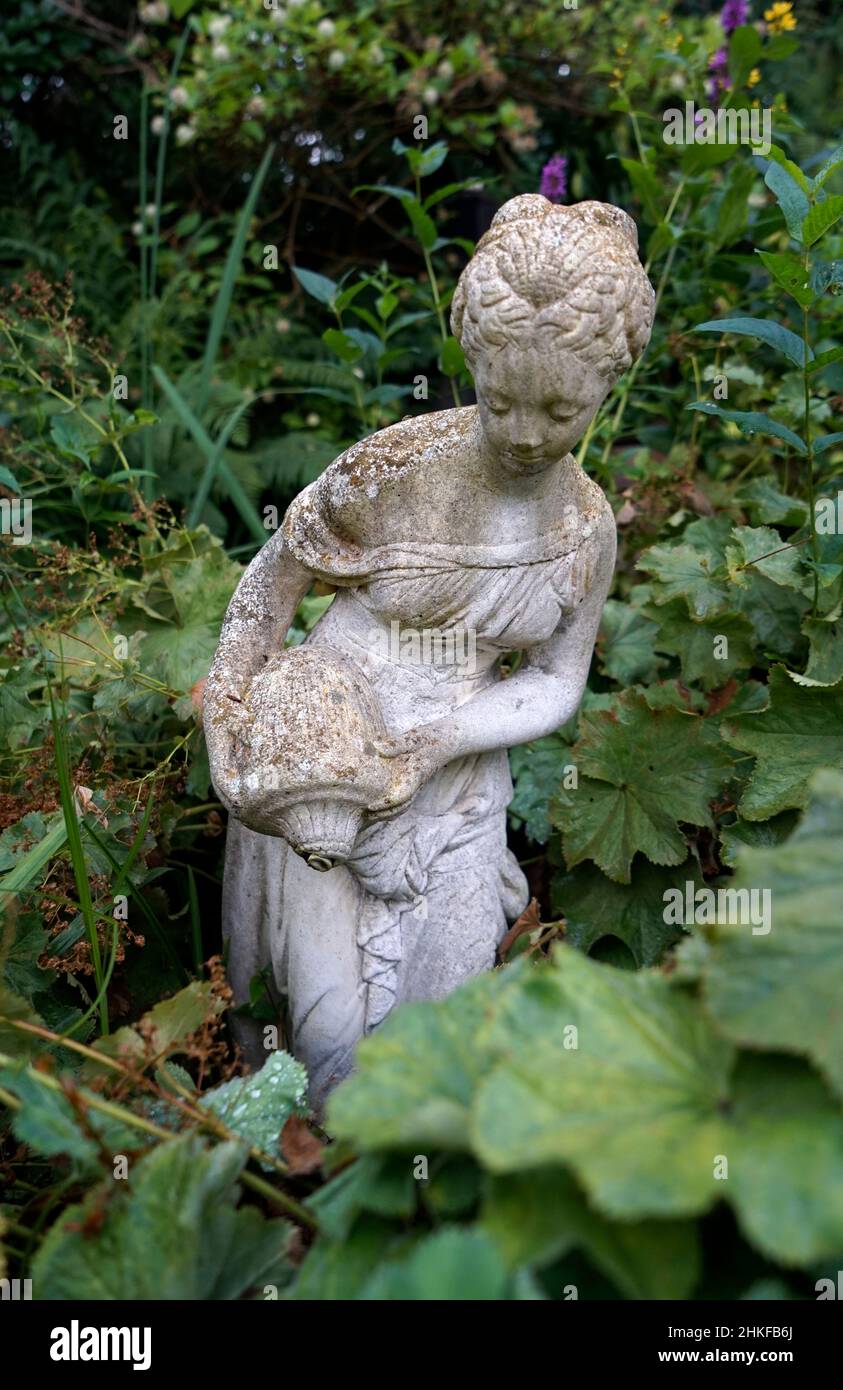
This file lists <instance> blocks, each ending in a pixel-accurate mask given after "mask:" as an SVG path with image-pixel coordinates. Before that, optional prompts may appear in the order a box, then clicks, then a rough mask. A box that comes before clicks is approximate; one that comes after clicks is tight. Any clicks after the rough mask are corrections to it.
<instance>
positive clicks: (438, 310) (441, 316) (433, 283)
mask: <svg viewBox="0 0 843 1390" xmlns="http://www.w3.org/2000/svg"><path fill="white" fill-rule="evenodd" d="M416 198H417V199H418V201H419V203H421V200H422V196H421V179H420V178H419V176H418V174H416ZM421 251H422V255H423V257H424V264H425V269H426V271H427V278H428V281H429V283H430V293H431V295H432V296H433V311H434V313H435V314H436V321H437V323H438V324H439V336H440V337H441V339H442V347H443V349H444V347H445V344H446V342H447V341H448V336H449V335H448V325H447V324H446V323H445V313H444V310H443V308H442V300H441V298H440V295H439V285H438V283H437V280H436V271H435V270H434V268H433V261H432V259H431V256H430V252H429V251H428V249H427V247H426V246H422V248H421ZM448 380H449V382H450V383H451V395H452V396H453V398H454V405H455V406H456V407H457V409H458V410H459V409H460V407H461V406H462V401H461V399H460V393H459V387H458V386H457V381H456V377H453V376H450V377H448Z"/></svg>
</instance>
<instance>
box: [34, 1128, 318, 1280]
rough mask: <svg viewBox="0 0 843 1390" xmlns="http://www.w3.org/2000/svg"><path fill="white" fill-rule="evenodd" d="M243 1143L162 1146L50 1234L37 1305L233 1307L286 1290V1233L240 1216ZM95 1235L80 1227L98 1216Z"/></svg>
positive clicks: (37, 1274) (187, 1141)
mask: <svg viewBox="0 0 843 1390" xmlns="http://www.w3.org/2000/svg"><path fill="white" fill-rule="evenodd" d="M244 1156H245V1148H244V1146H243V1145H241V1144H236V1143H227V1144H220V1145H218V1146H217V1147H216V1148H214V1149H209V1148H206V1147H205V1146H204V1145H203V1144H202V1143H201V1142H200V1140H198V1139H197V1138H196V1137H194V1136H192V1135H186V1136H184V1137H182V1138H178V1139H173V1140H170V1141H168V1142H166V1143H163V1144H159V1145H158V1147H157V1148H155V1149H154V1150H153V1151H152V1152H151V1153H149V1154H146V1155H145V1156H144V1157H143V1158H141V1159H139V1160H138V1162H137V1163H135V1164H133V1165H132V1169H131V1174H132V1178H131V1185H129V1184H125V1183H115V1182H114V1181H113V1180H112V1179H109V1181H108V1185H107V1187H106V1189H105V1190H104V1191H99V1190H96V1189H95V1190H94V1191H93V1192H92V1193H91V1194H89V1196H88V1197H87V1198H86V1199H85V1201H84V1202H83V1203H82V1204H81V1205H80V1206H72V1207H69V1208H68V1209H67V1210H66V1211H65V1212H64V1213H63V1215H62V1216H61V1217H60V1218H59V1220H58V1221H57V1222H56V1223H55V1225H53V1226H52V1228H51V1229H50V1231H49V1233H48V1235H47V1237H46V1239H45V1240H44V1243H43V1244H42V1246H41V1248H40V1250H39V1251H38V1254H37V1255H36V1257H35V1261H34V1263H33V1267H32V1274H33V1280H34V1281H37V1285H36V1286H37V1288H38V1289H39V1292H40V1296H41V1297H42V1298H47V1299H62V1300H71V1301H74V1300H75V1301H78V1300H80V1299H81V1300H85V1299H97V1300H100V1299H102V1300H118V1301H121V1302H122V1301H133V1300H135V1299H152V1300H156V1301H161V1302H164V1301H173V1300H180V1301H181V1300H191V1299H201V1300H203V1301H210V1300H233V1299H237V1298H240V1297H242V1296H243V1295H244V1294H245V1293H246V1292H247V1291H248V1290H249V1289H250V1288H252V1287H255V1286H258V1287H262V1286H263V1285H264V1284H265V1283H274V1284H276V1285H278V1284H283V1283H285V1282H286V1279H287V1278H288V1275H289V1267H288V1266H287V1264H286V1261H285V1259H284V1255H283V1251H284V1247H285V1244H286V1241H287V1237H288V1235H289V1230H290V1227H289V1224H288V1223H287V1222H286V1221H283V1220H274V1221H266V1220H264V1218H263V1217H262V1216H261V1214H260V1212H259V1211H258V1210H257V1208H256V1207H253V1206H248V1207H243V1208H242V1209H241V1210H239V1211H238V1210H237V1209H236V1207H235V1203H236V1200H237V1197H238V1188H237V1185H236V1184H237V1178H238V1175H239V1173H240V1171H241V1169H242V1167H243V1161H244ZM102 1210H104V1212H105V1220H104V1221H103V1222H102V1225H101V1226H100V1228H99V1229H98V1230H97V1231H96V1233H95V1234H89V1233H88V1232H87V1230H85V1229H84V1223H85V1221H86V1219H87V1218H88V1217H90V1216H91V1215H92V1214H93V1213H94V1212H96V1211H102Z"/></svg>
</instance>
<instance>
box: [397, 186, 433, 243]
mask: <svg viewBox="0 0 843 1390" xmlns="http://www.w3.org/2000/svg"><path fill="white" fill-rule="evenodd" d="M403 207H404V211H405V212H406V214H407V217H408V218H409V221H410V225H411V227H412V229H413V231H414V233H415V235H416V237H417V239H418V241H419V243H420V244H421V246H422V247H423V248H424V250H425V251H431V250H432V249H433V247H434V245H435V243H436V238H437V231H436V224H435V223H434V221H433V218H432V217H430V216H428V214H427V213H426V212H425V210H424V208H423V207H422V205H421V203H419V202H417V200H416V199H415V198H414V199H413V200H412V202H410V201H407V202H405V203H404V204H403Z"/></svg>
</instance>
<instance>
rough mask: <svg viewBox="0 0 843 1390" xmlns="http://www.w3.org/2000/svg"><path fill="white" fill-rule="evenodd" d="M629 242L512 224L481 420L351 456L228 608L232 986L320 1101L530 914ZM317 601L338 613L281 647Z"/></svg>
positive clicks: (589, 228) (468, 349)
mask: <svg viewBox="0 0 843 1390" xmlns="http://www.w3.org/2000/svg"><path fill="white" fill-rule="evenodd" d="M637 244H638V239H637V234H636V230H635V225H634V223H633V222H632V220H631V219H630V218H629V217H628V216H627V214H626V213H625V212H622V211H621V210H620V209H619V208H615V207H611V206H609V205H606V204H603V203H596V202H585V203H579V204H577V205H575V206H573V207H562V206H557V205H555V204H552V203H550V202H549V201H548V200H547V199H545V198H543V197H541V196H539V195H534V194H525V195H523V196H521V197H517V198H513V199H512V200H511V201H510V202H508V203H506V204H505V205H504V206H503V207H502V208H501V209H500V211H499V212H498V213H497V215H496V217H495V218H494V221H493V222H492V225H491V227H490V229H489V231H488V232H487V233H486V234H485V236H483V238H482V239H481V241H480V243H479V245H478V247H477V251H476V253H475V255H474V257H473V259H472V260H471V261H470V262H469V264H468V265H467V266H466V268H465V270H464V271H463V273H462V275H461V277H460V280H459V283H458V285H457V289H456V293H455V295H454V300H453V306H452V310H451V323H452V326H453V331H454V333H455V335H456V337H457V338H458V339H459V341H460V343H461V345H462V348H463V351H464V353H465V358H466V361H467V363H468V365H469V367H470V368H471V370H472V372H473V375H474V381H475V387H476V393H477V404H476V405H475V406H467V407H465V408H462V409H454V410H443V411H439V412H436V413H434V414H429V415H421V416H411V417H407V418H406V419H404V420H402V421H400V423H398V424H395V425H391V426H390V427H389V428H388V429H384V430H380V431H379V432H378V433H377V434H374V435H372V436H371V437H370V438H368V439H364V440H362V441H361V442H360V443H359V444H355V445H353V446H352V447H351V448H350V449H348V450H347V451H346V452H345V453H344V454H342V455H341V456H340V458H338V459H337V460H336V461H335V462H334V463H333V464H332V465H331V466H330V467H329V468H328V469H327V470H326V472H325V473H323V474H322V476H321V477H320V478H319V479H318V480H317V481H316V482H315V483H312V484H311V485H310V486H309V487H307V488H305V489H304V491H303V492H302V493H300V495H299V496H298V497H297V498H296V499H295V501H294V502H293V503H292V505H291V506H290V508H289V510H288V511H287V514H286V516H285V518H284V522H283V525H282V526H281V528H280V529H279V530H278V531H277V532H276V534H275V535H274V536H273V537H272V539H271V540H270V541H268V542H267V544H266V545H265V546H264V548H263V549H262V550H261V551H260V553H259V554H258V555H257V556H256V558H255V559H254V560H253V561H252V563H251V565H250V566H249V568H248V569H247V571H246V573H245V574H244V576H243V578H242V580H241V582H240V584H239V586H238V588H237V591H236V593H235V595H234V597H233V599H232V601H231V604H230V607H229V609H228V613H227V615H226V619H225V623H224V626H223V630H222V635H221V638H220V643H219V647H218V650H217V654H216V657H215V660H214V664H213V667H212V670H211V673H210V676H209V678H208V683H207V687H206V692H205V716H204V720H205V731H206V737H207V742H208V749H209V754H210V760H211V772H212V776H213V781H214V785H215V787H216V789H217V791H218V793H219V795H220V797H221V799H222V801H223V802H224V803H225V805H226V806H227V807H228V810H229V812H230V820H229V828H228V842H227V848H226V864H225V883H224V892H223V914H224V924H223V925H224V932H225V935H226V937H227V938H228V939H229V942H230V957H229V971H230V978H231V981H232V984H233V987H234V991H235V998H236V999H237V1000H238V1001H243V1000H246V999H248V994H249V982H250V980H251V978H252V977H253V976H254V975H255V974H256V973H257V972H259V971H260V970H262V969H263V968H264V967H265V966H267V965H271V976H272V980H273V981H274V988H275V990H276V991H277V994H278V996H279V997H283V998H284V999H285V1000H286V1010H287V1026H288V1041H289V1045H290V1048H291V1050H292V1051H293V1052H294V1053H295V1055H296V1056H297V1057H299V1058H300V1059H301V1061H302V1062H304V1063H305V1065H306V1067H307V1070H308V1074H309V1077H310V1083H311V1098H312V1100H313V1102H314V1104H316V1105H319V1104H321V1101H322V1099H323V1098H324V1096H325V1094H326V1093H327V1091H328V1090H329V1089H330V1088H331V1086H333V1085H334V1084H335V1083H336V1082H337V1081H339V1080H340V1079H341V1078H342V1077H343V1076H345V1075H346V1074H347V1073H348V1072H349V1070H350V1069H351V1067H352V1064H353V1052H354V1047H355V1044H356V1043H357V1041H358V1040H359V1039H360V1038H361V1037H363V1036H364V1035H365V1034H367V1033H369V1032H371V1030H372V1029H373V1028H375V1027H376V1026H377V1025H378V1024H379V1023H380V1022H381V1021H382V1020H383V1019H384V1018H385V1017H386V1016H387V1014H388V1013H389V1011H390V1010H391V1009H392V1008H393V1006H394V1005H395V1004H396V1003H398V1002H400V1001H404V1000H413V999H436V998H441V997H442V996H443V995H445V994H447V993H448V992H449V991H450V990H452V989H454V988H455V986H457V985H459V984H460V983H461V982H462V981H463V980H465V979H467V978H468V977H469V976H472V975H476V974H477V973H479V972H480V971H483V970H486V969H488V968H489V967H490V966H492V965H493V963H494V960H495V952H496V947H497V945H498V943H499V941H500V939H501V937H502V936H503V935H504V933H505V931H506V928H507V923H509V922H511V921H513V920H514V919H515V918H517V917H518V915H519V914H520V913H521V912H522V910H523V909H524V907H525V906H526V903H527V899H528V891H527V883H526V880H525V878H524V875H523V873H522V872H521V870H520V869H519V867H518V864H517V862H516V860H515V858H514V856H513V854H512V853H511V851H510V850H509V849H508V848H507V842H506V810H507V804H508V802H509V800H510V798H511V795H512V783H511V781H510V775H509V768H508V763H507V748H509V747H510V746H512V745H513V744H519V743H526V742H528V741H529V740H531V739H537V738H541V737H542V736H543V735H545V734H549V733H551V732H552V731H553V730H554V729H557V728H558V727H559V726H560V725H561V724H563V723H564V722H565V721H566V720H567V719H570V717H571V716H572V715H573V714H575V713H576V710H577V707H578V705H579V703H580V699H581V697H582V693H583V689H584V686H585V681H586V677H587V674H588V669H589V663H590V660H591V654H592V649H593V646H594V641H595V637H596V634H597V629H598V625H599V623H600V616H601V611H602V608H603V604H604V601H605V599H606V595H607V593H608V591H609V587H610V584H611V580H612V573H613V569H614V563H615V545H616V535H615V523H614V518H613V515H612V511H611V508H610V507H609V504H608V502H607V500H606V498H605V497H604V495H603V493H602V491H601V490H600V488H599V487H597V486H596V484H595V483H593V482H592V481H590V479H589V478H588V477H587V476H586V475H585V473H584V472H583V470H582V469H581V468H580V467H579V465H578V464H577V462H576V460H575V459H574V458H573V456H572V454H571V452H570V451H571V449H572V448H573V447H574V446H575V445H576V444H577V442H578V441H579V440H580V439H581V438H582V436H583V434H584V433H585V431H586V429H587V427H588V425H589V424H590V422H591V421H592V419H593V418H594V415H595V412H596V411H597V409H598V407H599V406H600V404H601V402H602V401H603V400H604V398H605V397H606V395H607V394H608V392H609V390H610V389H611V387H612V386H613V385H614V383H615V382H616V380H617V379H618V377H619V376H620V375H621V374H622V373H623V372H624V371H625V370H626V369H627V368H628V367H629V366H630V364H631V363H632V362H633V361H634V360H635V359H636V358H637V357H638V356H639V354H640V353H641V352H642V351H643V349H644V347H645V346H646V343H647V341H648V338H649V335H650V329H651V326H652V318H653V304H654V297H653V291H652V287H651V285H650V283H649V281H648V279H647V277H646V274H645V273H644V271H643V269H642V267H641V264H640V262H639V259H638V252H637ZM314 580H321V581H322V582H323V584H327V585H330V586H332V587H334V588H335V589H336V595H335V597H334V599H333V601H332V603H331V605H330V606H329V607H328V608H327V610H326V612H325V613H324V614H323V616H322V617H321V619H320V620H319V622H318V623H317V625H316V626H315V627H314V629H313V630H312V631H311V632H310V634H309V635H308V637H307V638H306V640H305V642H304V643H302V644H301V645H300V646H297V647H291V648H288V649H286V650H285V649H284V640H285V637H286V634H287V630H288V628H289V626H290V624H291V623H292V621H293V616H294V614H295V612H296V609H297V607H298V604H299V602H300V601H301V599H302V598H303V597H304V595H305V594H306V593H307V591H308V589H309V588H310V586H311V584H312V583H313V581H314ZM507 653H519V654H520V660H519V662H518V664H517V669H516V670H515V671H514V674H509V675H507V676H506V677H505V678H502V675H501V670H500V664H501V660H502V658H503V657H505V656H506V654H507ZM249 1026H250V1025H243V1031H242V1036H243V1039H244V1047H245V1052H246V1056H247V1058H248V1059H249V1060H250V1061H251V1062H252V1063H253V1064H255V1065H258V1064H260V1062H261V1061H262V1060H264V1058H265V1056H266V1053H265V1052H263V1049H262V1038H261V1029H260V1027H258V1026H257V1025H254V1024H253V1025H251V1028H252V1030H253V1031H252V1033H251V1035H250V1034H249Z"/></svg>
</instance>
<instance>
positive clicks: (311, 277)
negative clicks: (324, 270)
mask: <svg viewBox="0 0 843 1390" xmlns="http://www.w3.org/2000/svg"><path fill="white" fill-rule="evenodd" d="M290 269H291V270H292V272H293V274H294V275H295V277H296V279H297V280H298V282H299V284H300V285H301V287H302V289H303V290H304V292H305V294H309V295H311V296H312V298H313V299H318V300H319V303H320V304H327V305H329V306H331V307H332V306H333V304H334V300H335V299H336V295H337V290H338V288H339V286H338V285H337V283H336V281H335V280H329V279H328V277H327V275H320V274H319V273H318V272H317V271H315V270H304V269H303V268H302V267H301V266H299V265H291V266H290Z"/></svg>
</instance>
